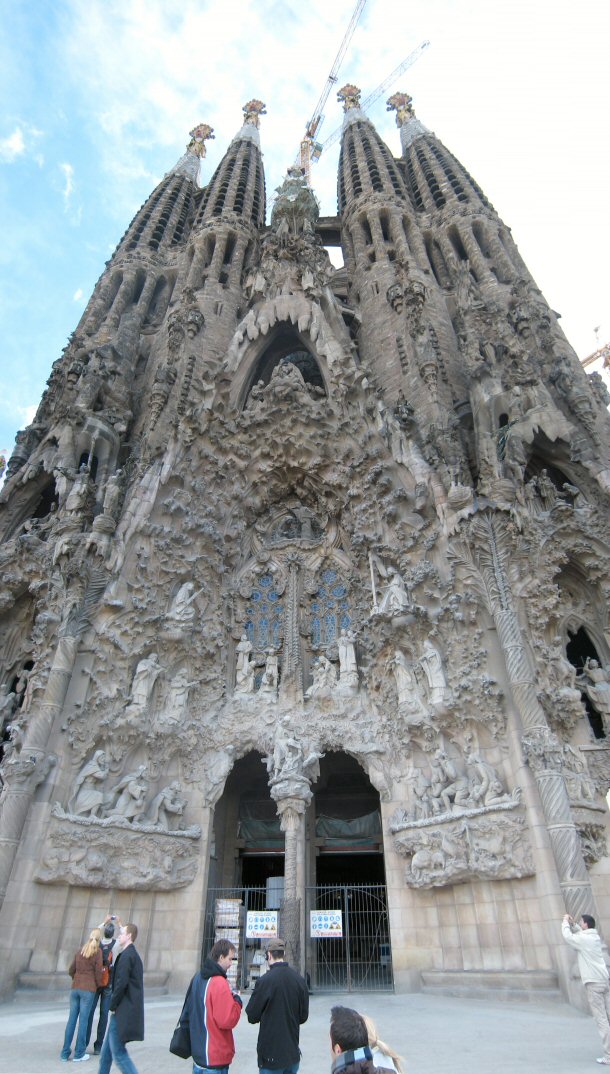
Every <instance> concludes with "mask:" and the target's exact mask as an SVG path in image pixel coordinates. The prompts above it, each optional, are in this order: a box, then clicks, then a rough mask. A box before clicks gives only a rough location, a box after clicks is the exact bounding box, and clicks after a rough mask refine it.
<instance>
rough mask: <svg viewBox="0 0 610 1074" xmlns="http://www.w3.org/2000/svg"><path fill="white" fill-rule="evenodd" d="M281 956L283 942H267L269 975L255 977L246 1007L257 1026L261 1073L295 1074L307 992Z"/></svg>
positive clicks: (297, 1066) (302, 980)
mask: <svg viewBox="0 0 610 1074" xmlns="http://www.w3.org/2000/svg"><path fill="white" fill-rule="evenodd" d="M284 955H285V945H284V941H283V940H279V939H276V940H269V942H268V944H267V948H266V951H265V960H266V962H267V965H268V967H269V969H268V972H267V973H265V974H263V976H262V977H259V978H258V980H257V982H256V984H255V986H254V991H253V993H252V995H251V996H250V1000H249V1002H248V1006H247V1007H246V1015H247V1017H248V1021H249V1022H252V1023H254V1024H255V1025H256V1024H260V1029H259V1031H258V1042H257V1046H256V1054H257V1061H258V1066H259V1070H260V1074H267V1072H268V1071H274V1072H275V1074H296V1072H297V1070H298V1069H299V1062H300V1059H301V1052H300V1049H299V1027H300V1026H302V1025H303V1023H304V1022H306V1021H307V1016H308V1014H309V993H308V991H307V985H306V984H305V981H304V979H303V978H302V977H301V975H300V973H297V971H296V970H294V969H293V968H292V966H289V965H288V963H287V962H286V961H285V957H284Z"/></svg>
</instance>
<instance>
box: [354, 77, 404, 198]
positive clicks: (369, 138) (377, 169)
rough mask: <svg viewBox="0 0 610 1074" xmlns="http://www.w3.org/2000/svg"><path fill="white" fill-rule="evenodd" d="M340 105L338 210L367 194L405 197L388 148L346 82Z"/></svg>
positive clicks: (358, 93) (402, 184) (358, 97)
mask: <svg viewBox="0 0 610 1074" xmlns="http://www.w3.org/2000/svg"><path fill="white" fill-rule="evenodd" d="M337 100H338V101H340V102H341V103H342V104H343V108H344V111H345V117H344V119H343V134H342V137H341V154H340V157H339V173H338V203H339V211H340V212H343V211H345V210H346V209H347V207H348V206H349V205H350V204H351V203H353V202H354V201H357V200H359V199H360V198H363V197H369V196H370V195H371V194H381V193H385V194H387V195H390V196H392V197H393V198H399V199H400V200H401V201H402V200H406V191H405V188H404V183H403V181H402V177H401V175H400V172H399V170H398V167H397V165H396V162H395V161H394V158H393V156H392V154H391V153H390V151H389V149H388V147H387V146H386V145H385V143H384V142H383V141H382V139H381V138H380V137H379V135H378V134H377V131H376V130H375V128H374V126H373V124H372V123H371V121H370V120H369V119H368V117H367V116H366V115H365V113H364V112H363V111H362V110H361V108H360V90H359V89H358V87H357V86H354V85H352V84H351V83H348V84H347V85H345V86H343V88H342V89H340V90H339V92H338V94H337Z"/></svg>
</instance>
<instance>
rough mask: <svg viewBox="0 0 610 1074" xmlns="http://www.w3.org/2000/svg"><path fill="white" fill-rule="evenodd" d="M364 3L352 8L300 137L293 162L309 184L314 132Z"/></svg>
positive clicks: (320, 121) (318, 126) (363, 1)
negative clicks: (347, 24) (324, 80)
mask: <svg viewBox="0 0 610 1074" xmlns="http://www.w3.org/2000/svg"><path fill="white" fill-rule="evenodd" d="M365 4H366V0H358V3H357V4H356V7H355V8H354V13H353V15H352V17H351V20H350V24H349V26H348V28H347V30H346V31H345V36H344V38H343V41H342V42H341V45H340V46H339V51H338V52H337V55H336V56H335V62H334V63H333V65H332V67H331V70H330V74H329V76H328V78H327V79H326V85H325V86H324V89H323V90H322V93H321V94H320V100H319V101H318V103H317V105H316V107H315V108H314V111H313V115H312V117H311V119H310V120H309V123H308V124H307V126H306V127H305V134H304V135H303V138H302V139H301V146H300V149H299V155H298V157H297V159H296V160H295V164H296V165H297V166H298V167H300V168H302V170H303V174H304V175H305V176H306V178H307V183H308V185H311V184H310V179H311V171H310V165H311V160H312V155H313V153H312V149H313V146H314V145H317V144H318V143H316V142H315V137H316V134H317V132H318V131H319V129H320V127H321V125H322V122H323V120H324V115H323V112H324V105H325V104H326V102H327V100H328V95H329V93H330V91H331V89H332V88H333V86H334V85H335V83H336V82H337V74H338V71H339V68H340V66H341V64H342V63H343V58H344V56H345V53H346V52H347V49H348V46H349V43H350V41H351V39H352V37H353V36H354V30H355V29H356V26H357V25H358V22H359V19H360V16H361V15H362V12H363V11H364V6H365ZM314 159H316V158H314Z"/></svg>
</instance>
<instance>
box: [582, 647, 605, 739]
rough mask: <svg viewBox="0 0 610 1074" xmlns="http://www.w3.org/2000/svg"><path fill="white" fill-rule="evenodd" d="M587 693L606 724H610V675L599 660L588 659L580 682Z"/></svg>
mask: <svg viewBox="0 0 610 1074" xmlns="http://www.w3.org/2000/svg"><path fill="white" fill-rule="evenodd" d="M578 681H579V682H580V683H581V684H582V685H583V686H584V689H585V693H586V694H587V697H588V698H589V700H590V701H592V703H593V704H594V705H595V708H596V709H597V711H598V712H599V713H600V715H601V716H602V719H603V720H604V724H605V725H608V724H609V723H610V673H609V672H608V669H607V668H603V667H602V666H601V664H600V663H599V661H598V660H592V659H591V658H590V657H587V660H586V661H585V664H584V667H583V669H582V673H581V675H580V676H579V680H578Z"/></svg>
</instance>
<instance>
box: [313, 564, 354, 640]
mask: <svg viewBox="0 0 610 1074" xmlns="http://www.w3.org/2000/svg"><path fill="white" fill-rule="evenodd" d="M347 592H348V590H347V586H346V585H345V584H344V583H343V582H342V581H341V578H340V577H339V574H338V572H337V571H335V570H332V569H331V568H328V569H327V570H324V571H322V573H321V575H320V588H319V589H318V592H317V594H316V597H315V600H313V601H312V602H311V606H310V607H311V612H312V619H311V642H312V645H313V646H314V648H321V647H324V646H327V645H331V644H332V643H333V642H335V641H336V640H337V637H338V636H339V633H340V631H341V630H349V628H350V626H351V616H350V614H349V603H348V600H347Z"/></svg>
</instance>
